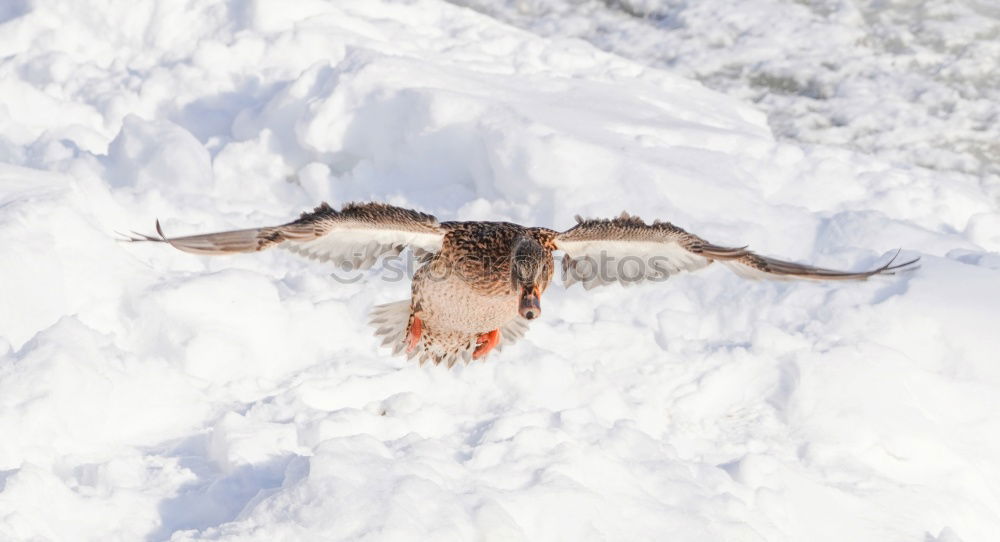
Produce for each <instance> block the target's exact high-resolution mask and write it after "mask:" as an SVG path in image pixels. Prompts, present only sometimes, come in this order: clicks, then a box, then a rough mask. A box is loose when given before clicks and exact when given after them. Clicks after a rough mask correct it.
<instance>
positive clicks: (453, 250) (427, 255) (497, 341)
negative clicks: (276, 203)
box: [126, 203, 919, 367]
mask: <svg viewBox="0 0 1000 542" xmlns="http://www.w3.org/2000/svg"><path fill="white" fill-rule="evenodd" d="M576 220H577V223H576V225H575V226H573V227H572V228H570V229H568V230H566V231H564V232H559V231H555V230H551V229H548V228H541V227H526V226H521V225H519V224H513V223H510V222H483V221H467V222H461V221H449V222H439V221H438V220H437V219H436V218H434V217H433V216H431V215H429V214H426V213H421V212H418V211H414V210H411V209H404V208H401V207H395V206H392V205H387V204H384V203H348V204H346V205H345V206H344V207H343V208H342V209H340V210H336V209H334V208H332V207H330V206H329V205H327V204H326V203H323V204H322V205H320V206H319V207H316V208H315V209H314V210H312V211H310V212H304V213H302V215H301V216H300V217H299V218H298V219H297V220H294V221H292V222H289V223H287V224H282V225H280V226H270V227H262V228H250V229H244V230H234V231H224V232H218V233H208V234H202V235H190V236H184V237H167V236H165V235H164V234H163V230H162V228H161V227H160V223H159V221H157V223H156V232H157V235H155V236H154V235H144V234H138V233H136V234H135V235H134V236H128V237H127V239H126V240H128V241H151V242H158V243H167V244H169V245H171V246H173V247H174V248H177V249H180V250H183V251H185V252H191V253H194V254H234V253H240V252H256V251H260V250H264V249H268V248H271V247H274V246H280V247H283V248H287V249H290V250H291V251H293V252H296V253H298V254H301V255H303V256H306V257H308V258H312V259H317V260H323V261H332V262H334V263H336V264H339V265H346V266H353V267H354V268H355V269H360V270H363V269H368V268H370V267H371V266H372V265H374V264H375V262H376V261H378V260H379V259H380V258H382V257H384V256H387V255H398V254H400V253H401V252H402V251H403V250H405V249H406V248H409V249H411V250H412V251H413V254H414V255H416V256H417V257H418V259H419V261H420V263H421V265H420V267H419V268H418V269H417V270H416V272H415V273H414V275H413V284H412V294H411V297H410V299H407V300H403V301H398V302H395V303H388V304H385V305H379V306H376V307H375V308H374V309H373V310H372V319H371V322H372V324H373V325H374V326H375V328H376V335H377V336H379V337H381V338H382V339H383V343H382V344H383V345H385V346H392V347H393V349H394V353H395V354H399V353H404V352H405V354H406V355H407V356H408V357H409V358H416V359H417V360H418V361H419V362H420V364H421V365H423V363H424V362H426V361H431V362H433V363H434V364H445V365H447V366H448V367H451V366H453V365H454V364H455V363H456V362H458V361H459V360H461V361H464V362H466V363H468V362H469V361H470V360H473V359H483V358H485V357H486V355H487V354H488V353H489V352H490V351H492V350H494V349H496V350H497V351H499V350H500V349H501V348H502V347H503V346H505V345H508V344H511V343H513V342H515V341H517V340H518V339H519V338H520V337H521V336H523V334H524V333H525V331H526V330H527V328H528V322H530V321H531V320H534V319H536V318H538V317H539V316H540V315H541V302H540V300H541V296H542V294H543V293H544V292H545V290H546V289H547V288H548V286H549V283H550V282H551V280H552V275H553V272H554V267H555V265H554V255H553V253H554V252H555V251H561V252H563V253H564V255H563V258H562V268H563V281H564V283H565V284H566V286H570V285H572V284H573V283H575V282H580V283H582V284H583V286H584V287H585V288H587V289H590V288H592V287H594V286H599V285H604V284H610V283H614V282H618V283H621V284H625V285H629V284H634V283H637V282H643V281H662V280H665V279H666V278H667V277H669V276H670V275H673V274H676V273H679V272H681V271H694V270H697V269H702V268H704V267H706V266H708V265H709V264H711V263H712V262H716V261H717V262H719V263H720V264H722V265H724V266H726V267H728V268H729V269H731V270H732V271H734V272H736V273H737V274H739V275H741V276H744V277H746V278H751V279H811V280H864V279H867V278H868V277H872V276H876V275H891V274H893V273H895V272H896V271H902V270H908V269H913V268H914V267H915V265H914V264H916V262H917V260H918V259H919V258H915V259H913V260H909V261H906V262H903V263H896V264H894V261H895V259H896V257H895V256H894V257H893V258H892V259H891V260H890V261H889V262H888V263H886V264H884V265H882V266H880V267H877V268H874V269H870V270H867V271H859V272H852V271H837V270H833V269H824V268H821V267H813V266H810V265H804V264H799V263H793V262H788V261H783V260H779V259H775V258H770V257H767V256H761V255H759V254H755V253H753V252H751V251H749V250H747V249H746V247H722V246H718V245H713V244H711V243H709V242H708V241H705V240H704V239H702V238H700V237H698V236H696V235H693V234H690V233H688V232H686V231H684V230H683V229H681V228H678V227H677V226H674V225H673V224H671V223H669V222H661V221H659V220H656V221H654V222H653V223H652V224H647V223H646V222H644V221H643V220H642V219H640V218H638V217H635V216H629V215H628V214H627V213H622V214H621V216H619V217H617V218H611V219H582V218H580V217H579V216H577V217H576ZM897 255H898V251H897Z"/></svg>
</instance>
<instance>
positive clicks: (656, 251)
mask: <svg viewBox="0 0 1000 542" xmlns="http://www.w3.org/2000/svg"><path fill="white" fill-rule="evenodd" d="M577 222H578V224H577V225H576V226H574V227H573V228H571V229H569V230H567V231H565V232H563V233H560V234H558V235H556V237H555V240H554V242H555V245H556V248H558V249H560V250H562V251H564V252H565V256H564V257H563V282H564V284H566V286H571V285H572V284H574V283H576V282H580V283H582V284H583V287H584V288H587V289H590V288H593V287H595V286H601V285H604V284H611V283H613V282H618V283H621V284H624V285H626V286H628V285H631V284H636V283H639V282H643V281H663V280H666V279H667V278H668V277H669V276H671V275H674V274H677V273H680V272H681V271H695V270H698V269H702V268H704V267H706V266H708V265H709V264H711V263H712V262H714V261H719V262H720V263H722V264H723V265H725V266H726V267H728V268H729V269H731V270H732V271H734V272H735V273H737V274H738V275H740V276H743V277H746V278H750V279H778V280H783V279H784V280H787V279H809V280H864V279H867V278H868V277H871V276H875V275H891V274H893V273H895V272H896V271H904V270H908V269H913V268H914V267H915V264H916V262H917V261H918V260H919V258H915V259H913V260H909V261H906V262H903V263H899V264H894V262H895V261H896V256H894V257H893V258H892V259H891V260H890V261H889V262H888V263H886V264H885V265H882V266H880V267H877V268H875V269H870V270H866V271H859V272H858V271H839V270H836V269H826V268H822V267H814V266H811V265H805V264H800V263H795V262H789V261H785V260H780V259H777V258H771V257H768V256H762V255H760V254H756V253H754V252H751V251H749V250H747V247H745V246H744V247H723V246H718V245H713V244H711V243H709V242H707V241H705V240H704V239H702V238H700V237H698V236H696V235H693V234H691V233H688V232H686V231H684V230H683V229H681V228H679V227H677V226H675V225H673V224H671V223H669V222H660V221H658V220H657V221H654V222H653V223H652V224H646V223H645V222H644V221H643V220H642V219H640V218H638V217H635V216H629V215H628V214H627V213H622V215H621V216H619V217H618V218H613V219H592V220H584V219H581V218H579V217H577ZM898 254H899V252H898V251H897V253H896V255H897V256H898Z"/></svg>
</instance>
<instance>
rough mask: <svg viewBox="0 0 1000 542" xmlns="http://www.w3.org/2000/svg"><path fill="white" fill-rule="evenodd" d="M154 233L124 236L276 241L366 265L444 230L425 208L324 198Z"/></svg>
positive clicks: (203, 246)
mask: <svg viewBox="0 0 1000 542" xmlns="http://www.w3.org/2000/svg"><path fill="white" fill-rule="evenodd" d="M156 233H157V234H158V235H157V236H153V235H143V234H136V236H134V237H129V238H128V240H129V241H153V242H160V243H168V244H169V245H171V246H173V247H174V248H177V249H179V250H183V251H185V252H192V253H194V254H234V253H239V252H256V251H260V250H264V249H267V248H271V247H273V246H280V247H283V248H287V249H289V250H291V251H292V252H296V253H298V254H301V255H303V256H305V257H307V258H312V259H316V260H321V261H333V262H335V263H338V264H341V263H345V262H350V263H352V264H353V265H354V266H355V267H356V268H361V269H365V268H368V267H371V265H372V264H374V263H375V261H376V260H377V259H378V258H379V257H381V256H383V255H385V254H399V252H401V251H402V250H403V249H404V248H406V247H411V248H412V249H413V250H414V251H415V252H417V253H418V255H420V254H423V253H427V252H436V251H438V250H439V249H440V248H441V241H442V239H443V238H444V234H445V231H444V230H443V229H441V227H440V225H439V224H438V221H437V219H436V218H434V217H433V216H431V215H429V214H425V213H421V212H418V211H413V210H410V209H403V208H401V207H394V206H392V205H386V204H384V203H348V204H347V205H345V206H344V207H343V209H341V210H339V211H338V210H336V209H334V208H332V207H330V206H329V205H327V204H326V203H323V204H321V205H320V206H319V207H317V208H315V209H313V210H312V211H311V212H305V213H302V215H301V216H300V217H299V218H298V220H295V221H292V222H289V223H287V224H282V225H280V226H271V227H265V228H250V229H245V230H233V231H224V232H218V233H206V234H202V235H188V236H185V237H167V236H165V235H164V234H163V229H162V228H161V227H160V223H159V221H157V223H156Z"/></svg>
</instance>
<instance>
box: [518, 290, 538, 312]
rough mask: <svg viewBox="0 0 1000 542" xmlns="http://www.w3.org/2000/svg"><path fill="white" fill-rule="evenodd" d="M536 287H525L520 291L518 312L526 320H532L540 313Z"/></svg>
mask: <svg viewBox="0 0 1000 542" xmlns="http://www.w3.org/2000/svg"><path fill="white" fill-rule="evenodd" d="M538 295H539V294H538V288H532V289H530V290H529V289H527V288H525V289H524V290H523V291H522V293H521V303H520V306H519V307H518V312H520V313H521V316H523V317H524V318H526V319H528V320H534V319H535V318H538V317H539V316H541V315H542V306H541V304H540V301H539V299H538Z"/></svg>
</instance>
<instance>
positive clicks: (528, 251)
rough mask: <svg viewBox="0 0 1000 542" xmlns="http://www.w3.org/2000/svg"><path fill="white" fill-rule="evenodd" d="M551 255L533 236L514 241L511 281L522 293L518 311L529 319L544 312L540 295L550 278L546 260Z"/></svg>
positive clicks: (516, 289) (548, 259)
mask: <svg viewBox="0 0 1000 542" xmlns="http://www.w3.org/2000/svg"><path fill="white" fill-rule="evenodd" d="M550 260H551V256H550V255H549V254H548V251H546V250H545V248H543V247H542V245H541V244H540V243H539V242H538V241H536V240H535V239H532V238H531V237H521V238H520V239H518V240H517V241H516V242H515V243H514V250H513V251H512V252H511V266H510V269H511V283H512V286H513V288H514V290H515V291H517V292H519V293H520V295H521V300H520V302H519V303H518V312H519V313H520V314H521V316H522V317H524V318H525V319H527V320H534V319H535V318H538V317H539V316H541V314H542V307H541V304H540V300H539V296H541V291H542V288H543V286H544V284H545V282H546V281H547V280H548V276H547V275H546V273H545V271H546V269H547V267H546V265H545V262H546V261H550Z"/></svg>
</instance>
